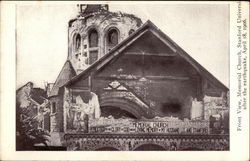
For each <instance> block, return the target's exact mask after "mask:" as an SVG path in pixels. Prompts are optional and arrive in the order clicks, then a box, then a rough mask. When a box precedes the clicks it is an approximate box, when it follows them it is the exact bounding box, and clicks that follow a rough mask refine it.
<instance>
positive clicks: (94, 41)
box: [89, 29, 98, 48]
mask: <svg viewBox="0 0 250 161" xmlns="http://www.w3.org/2000/svg"><path fill="white" fill-rule="evenodd" d="M89 47H90V48H91V47H98V33H97V31H96V30H95V29H92V30H91V31H90V32H89Z"/></svg>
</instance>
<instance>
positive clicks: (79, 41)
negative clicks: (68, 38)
mask: <svg viewBox="0 0 250 161" xmlns="http://www.w3.org/2000/svg"><path fill="white" fill-rule="evenodd" d="M80 46H81V36H80V34H77V35H76V37H75V50H76V51H77V50H78V49H79V48H80Z"/></svg>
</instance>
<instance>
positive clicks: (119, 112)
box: [101, 106, 136, 119]
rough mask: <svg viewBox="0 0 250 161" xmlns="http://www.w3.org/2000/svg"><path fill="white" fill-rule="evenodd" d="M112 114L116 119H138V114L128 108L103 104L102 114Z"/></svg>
mask: <svg viewBox="0 0 250 161" xmlns="http://www.w3.org/2000/svg"><path fill="white" fill-rule="evenodd" d="M110 115H111V116H113V117H114V118H115V119H118V118H132V119H136V116H135V115H133V114H132V113H131V112H129V111H127V110H123V109H121V108H119V107H114V106H102V107H101V116H102V117H108V116H110Z"/></svg>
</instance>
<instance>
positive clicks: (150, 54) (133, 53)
mask: <svg viewBox="0 0 250 161" xmlns="http://www.w3.org/2000/svg"><path fill="white" fill-rule="evenodd" d="M142 54H144V55H145V56H166V57H172V56H176V54H168V53H147V52H145V53H141V52H139V51H138V52H126V55H142Z"/></svg>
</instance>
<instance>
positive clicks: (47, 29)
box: [16, 4, 229, 88]
mask: <svg viewBox="0 0 250 161" xmlns="http://www.w3.org/2000/svg"><path fill="white" fill-rule="evenodd" d="M109 10H110V11H113V12H118V11H121V12H125V13H130V14H134V15H136V16H137V17H139V18H141V19H142V21H143V23H144V22H146V21H147V20H150V21H152V22H153V23H154V24H155V25H156V26H157V27H158V28H159V29H160V30H162V31H163V32H164V33H165V34H166V35H168V36H169V37H170V38H171V39H172V40H173V41H175V42H176V43H177V44H178V45H179V46H180V47H181V48H182V49H184V50H185V51H186V52H187V53H188V54H189V55H190V56H191V57H193V58H194V59H195V60H196V61H198V62H199V63H200V64H201V65H202V66H203V67H205V68H206V69H207V70H208V71H209V72H210V73H212V74H213V75H214V76H215V77H216V78H217V79H218V80H220V81H221V82H222V83H223V84H225V85H226V86H227V87H228V86H229V6H228V5H223V4H195V5H191V4H178V5H176V4H156V5H152V4H136V5H135V4H110V5H109ZM16 11H17V14H16V15H17V17H16V28H17V66H16V69H17V73H16V74H17V77H16V80H17V82H16V86H17V88H19V87H21V86H22V85H24V84H26V83H27V82H28V81H32V82H33V83H34V85H35V87H41V88H44V82H49V83H53V82H55V80H56V78H57V76H58V74H59V72H60V70H61V68H62V66H63V64H64V63H65V61H66V59H67V52H68V35H67V34H68V33H67V26H68V21H69V20H70V19H72V18H75V17H76V15H77V6H76V4H53V5H52V4H42V5H20V4H19V5H17V10H16Z"/></svg>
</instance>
